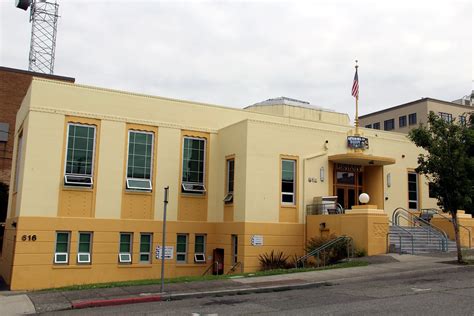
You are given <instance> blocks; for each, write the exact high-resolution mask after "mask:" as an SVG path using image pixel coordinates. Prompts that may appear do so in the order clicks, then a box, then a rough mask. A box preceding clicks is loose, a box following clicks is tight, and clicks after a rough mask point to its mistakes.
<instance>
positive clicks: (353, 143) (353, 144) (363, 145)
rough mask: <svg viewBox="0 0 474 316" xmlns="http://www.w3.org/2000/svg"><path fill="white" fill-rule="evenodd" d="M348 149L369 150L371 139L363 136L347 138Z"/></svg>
mask: <svg viewBox="0 0 474 316" xmlns="http://www.w3.org/2000/svg"><path fill="white" fill-rule="evenodd" d="M347 147H349V148H352V149H369V139H368V138H366V137H361V136H347Z"/></svg>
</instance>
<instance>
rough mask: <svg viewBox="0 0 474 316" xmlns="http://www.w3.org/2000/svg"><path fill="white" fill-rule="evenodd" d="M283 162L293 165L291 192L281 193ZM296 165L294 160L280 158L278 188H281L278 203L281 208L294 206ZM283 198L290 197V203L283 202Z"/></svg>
mask: <svg viewBox="0 0 474 316" xmlns="http://www.w3.org/2000/svg"><path fill="white" fill-rule="evenodd" d="M284 161H290V162H292V163H293V192H284V191H283V162H284ZM296 164H297V160H296V159H291V158H285V157H282V158H281V159H280V188H281V195H280V203H281V205H282V206H295V205H296V181H297V179H296V171H297V168H296ZM283 196H292V202H284V201H283Z"/></svg>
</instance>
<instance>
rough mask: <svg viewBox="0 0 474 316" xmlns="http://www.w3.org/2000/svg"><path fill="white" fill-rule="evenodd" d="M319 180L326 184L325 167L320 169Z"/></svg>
mask: <svg viewBox="0 0 474 316" xmlns="http://www.w3.org/2000/svg"><path fill="white" fill-rule="evenodd" d="M319 180H320V181H321V182H324V167H321V168H320V169H319Z"/></svg>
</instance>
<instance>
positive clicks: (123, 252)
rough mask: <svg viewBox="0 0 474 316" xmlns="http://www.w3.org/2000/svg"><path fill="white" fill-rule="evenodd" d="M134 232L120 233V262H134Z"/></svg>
mask: <svg viewBox="0 0 474 316" xmlns="http://www.w3.org/2000/svg"><path fill="white" fill-rule="evenodd" d="M132 241H133V235H132V233H120V245H119V262H120V263H132Z"/></svg>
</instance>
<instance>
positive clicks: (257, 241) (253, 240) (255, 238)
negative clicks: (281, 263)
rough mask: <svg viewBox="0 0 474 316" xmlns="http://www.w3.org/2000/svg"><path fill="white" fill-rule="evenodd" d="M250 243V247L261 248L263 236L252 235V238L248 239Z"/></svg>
mask: <svg viewBox="0 0 474 316" xmlns="http://www.w3.org/2000/svg"><path fill="white" fill-rule="evenodd" d="M250 243H251V244H252V246H263V236H262V235H252V237H250Z"/></svg>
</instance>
